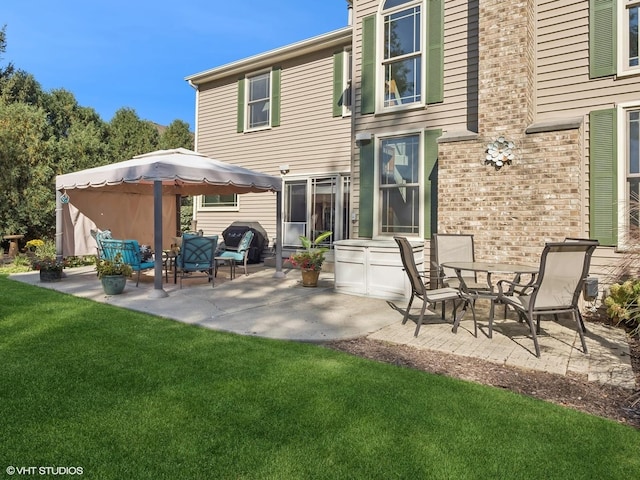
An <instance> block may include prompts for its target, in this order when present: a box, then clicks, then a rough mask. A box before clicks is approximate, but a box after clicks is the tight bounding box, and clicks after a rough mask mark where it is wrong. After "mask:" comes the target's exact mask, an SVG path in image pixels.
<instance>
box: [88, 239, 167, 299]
mask: <svg viewBox="0 0 640 480" xmlns="http://www.w3.org/2000/svg"><path fill="white" fill-rule="evenodd" d="M99 245H100V247H101V250H102V253H101V257H100V258H102V259H105V260H110V261H112V262H113V261H114V260H115V258H116V255H117V254H118V253H120V254H121V255H122V261H123V262H124V263H126V264H128V265H131V268H133V271H134V272H138V277H137V278H136V287H137V286H138V283H139V282H140V272H142V271H143V270H150V269H152V268H154V267H155V263H154V262H153V261H150V262H145V261H143V260H142V255H141V253H140V244H139V243H138V241H137V240H115V239H112V238H105V239H102V240H101V241H100V243H99Z"/></svg>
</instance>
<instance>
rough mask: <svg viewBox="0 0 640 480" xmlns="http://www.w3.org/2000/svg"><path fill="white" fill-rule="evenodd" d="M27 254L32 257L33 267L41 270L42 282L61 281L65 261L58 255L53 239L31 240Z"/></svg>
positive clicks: (27, 246) (27, 247)
mask: <svg viewBox="0 0 640 480" xmlns="http://www.w3.org/2000/svg"><path fill="white" fill-rule="evenodd" d="M26 249H27V255H28V256H29V257H31V268H33V269H34V270H38V271H39V272H40V281H41V282H59V281H60V280H61V279H62V270H63V269H64V267H65V262H64V260H62V259H58V258H57V257H56V246H55V244H54V243H53V242H51V241H43V240H38V239H36V240H29V241H28V242H27V245H26Z"/></svg>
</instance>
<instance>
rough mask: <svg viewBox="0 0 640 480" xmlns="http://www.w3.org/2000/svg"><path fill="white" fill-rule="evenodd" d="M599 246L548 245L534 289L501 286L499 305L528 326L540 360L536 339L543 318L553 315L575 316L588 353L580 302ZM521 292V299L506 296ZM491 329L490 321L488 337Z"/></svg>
mask: <svg viewBox="0 0 640 480" xmlns="http://www.w3.org/2000/svg"><path fill="white" fill-rule="evenodd" d="M596 246H597V243H596V242H593V241H581V240H574V241H568V242H553V243H547V244H546V245H545V247H544V249H543V251H542V256H541V257H540V270H539V272H538V275H537V277H536V280H535V282H534V283H533V284H532V285H519V284H517V283H516V282H511V281H509V280H500V281H499V282H498V284H497V286H498V298H497V301H498V302H502V303H504V304H505V305H508V306H509V307H512V308H513V309H514V310H515V311H516V312H517V313H518V315H519V317H520V318H522V319H523V320H525V321H526V322H527V324H528V325H529V329H530V330H531V336H532V337H533V344H534V346H535V350H536V356H537V357H540V346H539V345H538V337H537V334H539V333H540V317H541V316H542V315H554V316H556V318H557V315H558V314H561V313H570V314H571V315H572V316H573V319H574V320H575V322H576V325H577V330H578V334H579V335H580V341H581V342H582V349H583V351H584V353H587V344H586V343H585V340H584V332H583V326H582V324H581V323H582V322H581V316H580V311H579V306H578V300H579V298H580V293H581V292H582V287H583V285H584V282H585V279H586V278H587V274H588V273H589V266H590V264H591V255H592V253H593V251H594V250H595V248H596ZM524 287H527V288H524ZM521 288H524V289H523V290H522V293H520V294H518V295H511V294H507V293H505V292H512V291H514V289H521ZM534 318H535V320H536V326H535V328H534V323H533V322H534ZM492 329H493V319H492V318H490V319H489V334H491V331H492Z"/></svg>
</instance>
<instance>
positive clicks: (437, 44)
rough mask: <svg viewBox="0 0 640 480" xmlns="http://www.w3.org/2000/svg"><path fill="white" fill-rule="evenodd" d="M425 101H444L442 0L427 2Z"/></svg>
mask: <svg viewBox="0 0 640 480" xmlns="http://www.w3.org/2000/svg"><path fill="white" fill-rule="evenodd" d="M425 38H426V42H427V45H426V55H427V58H426V65H427V78H426V80H427V87H426V89H427V91H426V92H425V98H426V102H427V103H440V102H443V101H444V0H429V1H428V2H427V19H426V32H425Z"/></svg>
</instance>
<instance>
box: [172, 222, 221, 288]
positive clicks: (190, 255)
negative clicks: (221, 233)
mask: <svg viewBox="0 0 640 480" xmlns="http://www.w3.org/2000/svg"><path fill="white" fill-rule="evenodd" d="M217 246H218V236H217V235H213V236H211V237H204V236H200V235H189V234H184V235H183V236H182V245H181V246H180V253H179V254H178V256H177V257H176V263H175V268H174V269H173V283H176V278H177V276H178V274H180V288H182V279H183V278H185V277H192V276H193V274H194V273H196V272H201V273H204V274H205V275H206V276H207V279H208V280H209V281H210V282H211V286H212V287H213V276H214V270H215V251H216V248H217Z"/></svg>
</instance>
